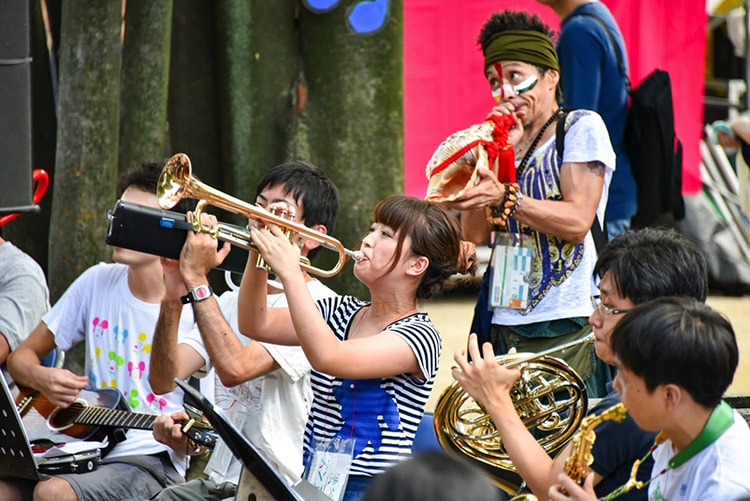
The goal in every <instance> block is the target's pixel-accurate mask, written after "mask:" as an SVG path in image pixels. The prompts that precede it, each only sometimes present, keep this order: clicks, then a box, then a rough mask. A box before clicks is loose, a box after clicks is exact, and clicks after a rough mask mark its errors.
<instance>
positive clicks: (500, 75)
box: [447, 10, 615, 396]
mask: <svg viewBox="0 0 750 501" xmlns="http://www.w3.org/2000/svg"><path fill="white" fill-rule="evenodd" d="M550 35H551V31H550V30H549V28H548V27H547V26H546V25H545V24H544V23H543V22H542V21H541V19H540V18H539V17H538V16H534V17H531V16H529V15H528V14H527V13H525V12H517V11H510V10H506V11H502V12H498V13H495V14H493V15H492V16H491V17H490V18H489V19H488V20H487V21H486V22H485V24H484V26H483V27H482V30H481V32H480V35H479V40H478V41H479V45H480V46H481V48H482V51H483V54H484V61H485V76H486V78H487V81H488V83H489V85H490V90H491V92H492V94H493V96H494V97H495V100H496V101H497V103H498V104H497V106H495V108H494V109H493V110H492V113H493V114H497V115H501V116H502V115H506V116H507V115H509V116H511V117H512V118H513V119H514V120H515V126H513V127H512V128H511V129H510V131H509V133H508V143H509V144H511V145H512V146H513V147H514V149H515V161H516V163H515V166H516V170H515V177H516V180H515V182H513V180H511V182H506V181H507V180H502V181H500V180H498V179H497V178H496V176H495V175H494V173H493V172H492V171H490V170H489V169H483V168H480V169H478V170H477V175H478V182H477V184H476V185H475V186H472V187H469V188H467V189H466V190H464V191H463V192H462V194H461V195H460V196H458V197H457V198H455V199H454V200H453V201H451V202H447V204H448V205H449V206H450V207H451V208H453V209H455V210H460V211H462V214H461V223H462V226H463V230H464V237H465V238H467V239H468V240H471V241H473V242H475V243H478V244H479V243H486V242H487V241H488V240H489V241H490V242H491V245H493V256H492V259H491V263H490V264H491V267H490V276H489V282H488V287H489V294H488V304H489V306H490V307H491V315H492V319H491V327H490V328H488V329H487V330H488V331H489V332H477V334H478V336H479V340H480V341H485V340H486V341H491V342H492V344H493V346H494V349H495V353H505V352H506V351H507V350H508V349H509V348H513V347H515V348H516V349H517V350H518V351H524V352H540V351H543V350H545V349H549V348H553V347H556V346H560V345H562V344H564V343H568V342H572V341H577V340H580V339H582V338H584V337H585V336H586V334H588V333H589V332H590V327H589V326H588V322H587V318H588V316H589V315H590V314H591V312H592V310H593V307H592V305H591V300H590V297H591V295H592V294H595V290H596V284H595V283H594V280H593V278H592V272H593V269H594V264H595V262H596V257H597V251H596V245H595V240H594V234H593V232H594V231H595V230H598V231H599V232H601V230H602V228H601V224H600V223H601V222H602V221H603V220H604V211H605V208H606V204H607V190H608V187H609V182H610V179H611V177H612V173H613V172H614V168H615V155H614V151H613V150H612V145H611V143H610V141H609V135H608V133H607V129H606V127H605V126H604V123H603V121H602V119H601V117H600V116H599V115H598V114H596V113H594V112H592V111H588V110H575V111H572V112H570V113H567V114H565V119H564V121H563V120H561V117H562V116H563V113H562V111H561V109H560V97H561V96H560V92H559V85H558V84H559V81H560V65H559V62H558V60H557V53H556V51H555V46H554V44H553V42H552V39H551V38H550ZM563 128H564V130H563ZM563 132H564V136H563ZM558 134H560V136H561V137H560V138H559V139H558V137H557V136H558ZM558 143H559V144H558ZM558 146H559V148H558ZM560 150H562V156H561V157H560V156H559V152H560ZM490 237H491V238H490ZM480 303H481V301H480V302H478V306H477V308H478V310H479V311H478V313H480V314H481V313H483V312H484V311H486V309H487V306H485V305H483V304H480ZM557 355H558V356H560V357H561V358H564V359H566V361H567V362H568V363H569V364H570V365H571V366H572V367H573V368H574V369H575V370H576V371H577V372H578V374H579V375H580V376H581V378H582V379H583V380H584V381H585V382H586V385H587V388H588V390H589V395H590V396H603V395H604V394H605V393H606V389H605V384H606V383H607V382H608V381H609V380H611V374H610V369H609V367H607V366H606V364H604V363H602V362H601V361H599V360H598V359H597V358H596V356H595V355H594V350H593V347H592V346H591V344H588V343H581V344H579V345H577V346H576V347H575V348H573V349H568V350H566V351H565V352H563V353H560V354H557Z"/></svg>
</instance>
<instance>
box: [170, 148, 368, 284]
mask: <svg viewBox="0 0 750 501" xmlns="http://www.w3.org/2000/svg"><path fill="white" fill-rule="evenodd" d="M156 196H157V198H158V200H159V205H160V206H161V208H162V209H170V208H172V207H174V205H175V204H176V203H177V202H179V201H180V200H181V199H182V198H194V199H197V200H199V202H198V205H197V207H196V209H195V211H194V212H195V217H194V218H193V230H194V231H198V232H203V233H209V234H210V235H212V236H213V237H215V238H219V239H221V240H225V241H227V242H230V243H232V244H234V245H237V246H238V247H242V248H245V249H249V250H253V251H256V252H257V249H256V248H255V246H254V245H253V244H252V240H251V238H250V232H249V231H246V230H245V229H243V228H240V227H237V226H235V225H228V224H224V223H219V224H217V225H214V226H205V225H203V224H202V223H201V220H200V212H201V211H202V210H203V208H204V207H205V206H206V205H208V204H211V205H214V206H216V207H219V208H221V209H224V210H226V211H229V212H232V213H234V214H239V215H241V216H244V217H246V218H248V219H254V220H256V221H259V222H261V223H264V224H274V225H277V226H279V227H280V228H281V229H282V230H283V231H284V232H285V233H286V234H287V235H288V236H291V235H292V234H298V235H300V236H301V237H302V238H304V239H305V240H310V241H313V242H317V243H319V244H320V245H321V246H322V247H324V248H326V249H329V250H332V251H334V252H336V253H337V254H338V260H337V261H336V264H335V265H334V266H333V267H332V268H330V269H321V268H318V267H315V266H312V265H311V264H310V263H309V261H308V260H307V259H306V258H303V259H301V260H300V267H301V268H302V269H304V270H305V271H307V272H309V273H312V274H314V275H317V276H319V277H324V278H328V277H332V276H335V275H337V274H338V273H339V272H340V271H341V270H342V269H343V268H344V264H345V263H346V259H347V258H352V259H353V260H354V261H359V260H360V259H362V252H361V251H352V250H349V249H347V248H345V247H344V246H343V245H342V244H341V242H339V241H338V240H336V239H335V238H333V237H332V236H330V235H326V234H325V233H321V232H319V231H315V230H313V229H312V228H308V227H307V226H305V225H303V224H299V223H295V222H294V221H290V220H289V219H285V218H284V217H281V216H277V215H276V214H273V213H271V212H270V211H267V210H266V209H264V208H262V207H259V206H257V205H253V204H249V203H247V202H244V201H242V200H240V199H238V198H235V197H233V196H231V195H228V194H226V193H223V192H221V191H219V190H216V189H214V188H212V187H210V186H208V185H206V184H205V183H202V182H200V181H198V180H197V179H196V178H195V177H194V176H193V175H192V165H191V163H190V158H188V156H187V155H186V154H184V153H177V154H176V155H174V156H172V157H171V158H170V159H169V160H167V163H166V164H165V165H164V168H163V169H162V172H161V175H160V176H159V184H158V186H157V191H156Z"/></svg>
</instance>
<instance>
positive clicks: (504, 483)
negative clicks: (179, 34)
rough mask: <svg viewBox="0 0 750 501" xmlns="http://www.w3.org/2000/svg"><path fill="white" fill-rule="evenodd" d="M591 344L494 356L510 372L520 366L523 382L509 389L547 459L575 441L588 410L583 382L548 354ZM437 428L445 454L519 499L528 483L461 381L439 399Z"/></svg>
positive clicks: (589, 338)
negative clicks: (472, 466)
mask: <svg viewBox="0 0 750 501" xmlns="http://www.w3.org/2000/svg"><path fill="white" fill-rule="evenodd" d="M593 341H594V335H593V333H592V334H589V335H588V336H586V337H584V338H581V339H579V340H576V341H572V342H570V343H565V344H562V345H560V346H557V347H554V348H551V349H549V350H545V351H543V352H539V353H514V354H508V355H499V356H497V357H496V360H497V362H498V363H502V364H503V365H505V366H506V367H513V366H520V369H521V377H520V378H519V380H518V381H517V382H516V384H515V385H514V386H513V388H512V390H511V398H512V400H513V405H514V407H515V409H516V412H518V415H519V416H520V418H521V420H522V421H523V422H524V425H525V426H526V428H527V429H528V430H529V431H530V432H531V433H532V435H534V436H535V437H536V439H537V442H538V443H539V445H540V446H541V447H542V448H543V449H544V450H545V452H547V454H549V455H554V454H555V453H556V452H558V451H559V450H560V449H562V448H563V447H564V446H565V445H566V444H567V443H568V441H569V440H570V439H571V438H572V437H573V434H574V433H575V432H576V431H577V430H578V428H579V426H580V424H581V421H582V420H583V418H584V415H585V413H586V408H587V406H588V395H587V393H586V385H585V384H584V382H583V380H582V379H581V378H580V376H578V374H577V373H576V372H575V371H574V370H573V369H572V368H571V367H570V366H569V365H568V364H567V363H566V362H564V361H563V360H561V359H559V358H555V357H552V356H550V355H551V354H552V353H556V352H560V351H564V350H566V349H568V348H572V347H574V346H577V345H580V344H584V343H592V342H593ZM434 425H435V434H436V435H437V439H438V442H439V443H440V446H441V447H442V448H443V450H445V451H446V452H448V453H452V454H456V455H459V456H464V457H467V458H468V459H469V460H470V461H471V462H473V463H475V464H477V465H478V466H479V467H481V468H482V469H483V470H484V471H485V472H487V473H488V474H489V475H490V478H491V479H492V480H493V482H494V483H495V485H497V486H498V487H499V488H500V489H502V490H503V491H505V492H507V493H508V494H510V495H517V494H518V493H519V492H520V491H522V490H523V488H524V487H525V483H524V481H523V479H522V478H521V476H520V475H519V474H518V472H517V470H516V468H515V466H514V465H513V462H512V461H511V460H510V458H509V457H508V453H507V452H506V450H505V446H504V445H503V442H502V440H501V439H500V435H499V433H498V432H497V429H496V428H495V424H494V423H493V422H492V418H491V417H490V415H489V414H488V413H487V411H486V410H485V409H484V408H483V407H482V406H481V405H480V404H479V403H478V402H476V401H475V400H474V399H473V398H471V396H469V394H468V393H466V392H465V391H464V390H463V388H461V386H460V385H459V384H458V382H457V381H454V382H453V383H452V384H451V385H450V386H448V387H447V388H446V389H445V390H444V391H443V393H442V394H441V395H440V398H439V399H438V402H437V405H436V406H435V415H434Z"/></svg>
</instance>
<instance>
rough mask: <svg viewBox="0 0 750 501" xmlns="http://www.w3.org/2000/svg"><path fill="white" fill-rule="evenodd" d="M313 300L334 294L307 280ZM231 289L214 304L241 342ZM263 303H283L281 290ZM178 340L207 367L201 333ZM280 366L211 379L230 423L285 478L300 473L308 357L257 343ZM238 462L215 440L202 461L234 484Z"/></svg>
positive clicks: (244, 339)
mask: <svg viewBox="0 0 750 501" xmlns="http://www.w3.org/2000/svg"><path fill="white" fill-rule="evenodd" d="M307 287H308V290H309V291H310V294H311V295H312V297H313V299H316V300H317V299H320V298H324V297H330V296H335V295H336V293H335V292H334V291H332V290H331V289H329V288H328V287H326V286H325V285H323V284H322V283H321V282H319V281H317V280H312V281H309V282H307ZM237 301H238V293H237V292H236V291H229V292H225V293H224V294H222V295H221V296H220V297H219V307H220V308H221V311H222V313H223V314H224V318H225V319H226V320H227V323H229V325H230V327H231V328H232V330H233V331H234V332H235V333H236V334H237V337H238V338H239V340H240V341H241V342H242V344H243V345H247V344H249V343H251V342H253V340H252V339H250V338H248V337H246V336H243V335H242V334H239V332H240V330H239V327H238V325H237V323H238V318H237V317H238V314H237ZM267 304H268V307H269V308H286V307H287V306H288V303H287V300H286V295H285V294H283V293H279V294H269V296H268V301H267ZM182 342H184V343H186V344H188V345H190V346H191V347H192V348H193V349H195V350H196V351H197V352H198V353H199V354H200V355H201V356H202V357H203V359H204V360H205V361H206V365H205V366H204V368H203V369H202V372H204V373H205V372H208V371H209V370H210V369H211V368H212V363H211V360H210V357H209V356H208V352H207V351H206V347H205V344H204V342H203V338H202V337H201V335H200V332H199V330H198V329H197V328H195V329H193V330H192V331H191V332H190V333H188V334H187V335H186V336H185V338H184V339H183V340H182ZM261 344H262V346H263V347H264V348H265V349H266V351H268V353H269V354H270V355H271V356H272V357H273V359H274V360H275V361H276V362H277V363H278V364H279V365H280V368H279V369H278V370H275V371H273V372H271V373H269V374H265V375H263V376H259V377H257V378H254V379H251V380H250V381H247V382H245V383H242V384H239V385H237V386H234V387H231V388H227V387H226V386H224V385H223V384H222V383H221V381H220V379H219V377H218V376H215V375H214V376H213V379H214V380H215V392H216V396H215V401H214V403H215V404H217V405H219V406H220V407H221V408H222V409H225V411H226V414H227V415H228V417H229V419H230V420H231V421H232V423H233V424H234V425H235V426H237V428H239V430H240V431H241V432H242V434H243V435H244V436H245V437H247V438H248V439H249V440H250V441H251V442H252V443H253V445H255V447H256V448H257V449H258V451H259V452H260V453H261V454H263V456H264V457H265V458H266V460H267V461H268V462H269V463H270V464H271V466H273V467H274V468H275V469H276V470H277V471H278V472H279V473H280V474H281V476H282V477H283V478H284V479H285V480H287V481H288V482H289V483H293V482H295V481H296V480H298V479H299V478H300V477H301V476H302V471H303V466H302V444H303V438H304V431H305V423H306V422H307V415H308V413H309V412H310V406H311V403H312V398H313V397H312V389H311V388H310V369H311V367H310V362H308V360H307V357H306V356H305V353H304V351H302V348H301V347H300V346H281V345H275V344H270V343H261ZM241 471H242V465H241V464H240V462H239V461H238V460H237V459H236V458H234V457H233V456H232V453H231V452H230V451H229V449H228V448H227V446H226V445H225V444H224V443H223V442H221V441H220V442H219V443H218V444H217V446H216V448H215V449H214V452H213V453H212V455H211V459H210V460H209V462H208V465H207V466H206V473H208V474H209V477H210V478H211V480H213V481H215V482H217V483H219V482H222V481H229V482H233V483H235V484H238V483H239V478H240V473H241Z"/></svg>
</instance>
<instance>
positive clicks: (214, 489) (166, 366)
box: [149, 162, 339, 501]
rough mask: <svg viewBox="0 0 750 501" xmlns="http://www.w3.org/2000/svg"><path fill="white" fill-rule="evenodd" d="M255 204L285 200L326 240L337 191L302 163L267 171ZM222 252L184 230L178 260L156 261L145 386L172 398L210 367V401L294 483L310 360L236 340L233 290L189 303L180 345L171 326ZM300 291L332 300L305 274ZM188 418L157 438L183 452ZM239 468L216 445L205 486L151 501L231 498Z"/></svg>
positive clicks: (296, 352) (289, 350) (276, 296)
mask: <svg viewBox="0 0 750 501" xmlns="http://www.w3.org/2000/svg"><path fill="white" fill-rule="evenodd" d="M256 202H257V203H258V205H260V206H262V207H268V206H269V205H270V204H279V203H283V204H285V205H286V206H287V207H288V208H289V209H290V210H292V211H294V212H295V221H296V222H298V223H301V224H305V225H306V226H308V227H310V228H312V229H314V230H316V231H318V232H320V233H323V234H331V233H332V232H333V228H334V225H335V223H336V219H337V217H338V212H339V196H338V191H337V189H336V187H335V186H334V185H333V183H332V182H331V180H330V179H328V177H326V176H325V175H324V174H323V173H322V172H321V171H320V170H319V169H318V168H316V167H314V166H312V165H310V164H307V163H301V162H290V163H286V164H282V165H279V166H276V167H274V168H272V169H271V170H270V171H268V173H267V174H266V175H265V176H264V177H263V179H261V181H260V183H259V184H258V188H257V197H256ZM203 219H204V223H205V224H209V225H210V224H216V218H215V217H214V216H208V215H205V214H204V216H203ZM299 244H300V245H301V255H302V256H307V257H308V258H309V257H312V256H313V255H314V253H315V252H314V251H315V250H316V249H317V247H318V246H319V244H318V243H316V242H312V241H304V242H302V241H300V242H299ZM228 252H229V247H228V245H225V246H224V247H223V248H222V249H221V250H220V251H219V252H218V253H217V252H216V243H215V241H214V240H212V239H211V238H209V237H208V236H207V235H206V234H194V233H192V232H190V233H189V234H188V237H187V240H186V243H185V246H184V247H183V250H182V253H181V254H180V259H179V261H174V260H169V259H164V260H162V262H163V266H164V269H165V274H166V277H167V290H166V293H165V295H164V298H163V299H162V303H161V314H160V317H159V322H158V324H157V326H156V333H155V334H154V345H153V355H152V358H153V363H152V366H151V373H150V375H149V379H150V381H151V385H152V387H153V388H154V391H155V392H157V393H161V392H168V391H171V390H172V389H173V388H174V387H175V383H174V378H175V377H180V378H182V379H186V378H188V377H189V376H191V375H192V374H193V373H196V372H199V373H201V374H204V375H205V374H206V373H208V372H209V371H210V369H211V367H212V366H213V367H214V368H215V372H216V375H215V388H216V397H215V400H216V402H215V403H216V404H217V405H219V406H221V407H222V408H224V409H225V410H226V412H227V415H228V416H229V419H230V420H231V421H232V422H233V423H234V424H235V425H236V426H237V427H238V428H239V429H240V431H242V432H243V433H245V435H246V436H247V437H248V438H249V439H250V441H251V442H253V444H254V445H255V446H256V447H257V448H258V449H259V450H260V451H261V453H262V454H263V455H264V456H265V457H266V458H267V459H268V461H269V463H270V464H271V465H272V466H273V467H274V468H276V469H277V470H278V471H279V473H280V475H281V476H282V477H283V478H284V479H285V480H287V481H288V482H289V483H290V484H291V483H293V482H294V481H295V480H297V479H299V478H300V476H301V475H302V441H303V434H304V429H305V423H306V421H307V415H308V413H309V411H310V405H311V402H312V390H311V388H310V363H309V362H308V361H307V358H306V357H305V354H304V352H303V351H302V348H300V347H298V346H278V345H274V344H270V343H262V342H254V341H252V340H251V339H250V338H248V337H245V336H243V335H241V334H240V331H239V329H238V327H237V317H238V311H237V308H238V304H237V295H238V292H237V291H228V292H225V293H224V294H222V295H221V296H220V297H218V298H214V297H213V294H212V293H210V292H209V293H208V294H207V295H203V296H200V298H199V299H193V300H192V301H191V302H190V304H191V305H192V309H193V312H194V315H195V319H196V326H195V328H194V329H193V330H192V331H191V332H190V333H189V334H188V335H187V336H186V337H184V338H181V339H179V343H178V337H177V330H176V325H175V319H176V318H178V317H179V315H180V312H181V311H182V309H183V304H182V302H181V300H180V297H182V296H183V295H185V294H186V293H188V291H195V290H196V289H197V288H200V287H206V286H207V284H208V279H207V273H208V271H209V270H210V269H211V268H213V267H214V266H216V265H218V264H220V263H221V261H222V260H223V259H224V257H225V256H226V254H227V253H228ZM217 259H218V261H217ZM306 284H307V287H308V290H309V291H310V293H311V294H312V295H313V297H316V298H324V297H330V296H334V295H336V294H335V292H334V291H332V290H331V289H329V288H328V287H326V286H325V285H323V284H322V283H321V282H319V281H318V280H315V279H313V278H312V277H310V276H307V281H306ZM204 290H205V289H204ZM267 290H268V301H267V305H268V308H281V307H286V306H287V302H286V295H285V293H284V290H283V288H282V286H281V284H280V283H278V282H276V281H271V280H269V281H268V285H267ZM212 383H214V382H213V381H212ZM185 417H186V416H185V415H184V413H181V412H178V413H175V414H172V415H162V416H160V417H159V418H158V419H157V421H156V423H155V424H154V435H155V437H156V438H157V440H159V441H160V442H164V443H167V444H169V445H170V446H171V447H173V448H175V449H176V450H185V448H186V447H187V444H186V441H187V439H186V437H185V435H184V434H183V433H182V431H181V429H180V426H179V425H178V424H175V422H176V421H179V420H181V419H185ZM241 469H242V465H241V463H240V462H239V461H238V460H236V459H235V458H234V457H233V456H232V453H231V452H230V451H229V449H228V448H227V447H226V445H224V444H223V442H219V443H218V444H217V447H216V449H215V450H214V452H213V454H212V457H211V459H210V460H209V462H208V464H207V466H206V473H207V474H208V477H209V478H208V479H205V480H204V479H202V478H196V479H193V480H191V481H189V482H187V483H185V484H182V485H176V486H173V487H170V488H167V489H165V490H163V491H162V492H161V493H159V494H158V495H157V496H156V497H154V498H152V499H158V500H160V501H165V500H198V499H201V500H204V499H210V500H221V499H224V498H227V497H234V496H235V494H236V490H237V486H238V484H239V477H240V472H241Z"/></svg>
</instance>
